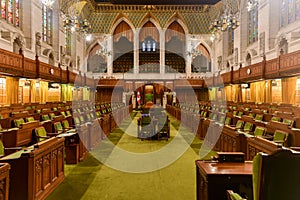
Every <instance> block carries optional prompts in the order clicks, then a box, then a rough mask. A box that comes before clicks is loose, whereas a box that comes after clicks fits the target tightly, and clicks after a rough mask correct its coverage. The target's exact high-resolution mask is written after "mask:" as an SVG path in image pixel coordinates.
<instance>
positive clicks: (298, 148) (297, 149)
mask: <svg viewBox="0 0 300 200" xmlns="http://www.w3.org/2000/svg"><path fill="white" fill-rule="evenodd" d="M290 149H292V150H294V151H300V147H290Z"/></svg>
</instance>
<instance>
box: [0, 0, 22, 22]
mask: <svg viewBox="0 0 300 200" xmlns="http://www.w3.org/2000/svg"><path fill="white" fill-rule="evenodd" d="M1 17H2V19H5V20H6V21H7V22H8V23H10V24H13V25H15V26H17V27H20V0H1Z"/></svg>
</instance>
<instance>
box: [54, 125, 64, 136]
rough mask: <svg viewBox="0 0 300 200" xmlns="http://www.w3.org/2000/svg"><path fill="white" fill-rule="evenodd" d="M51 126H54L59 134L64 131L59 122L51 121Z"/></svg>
mask: <svg viewBox="0 0 300 200" xmlns="http://www.w3.org/2000/svg"><path fill="white" fill-rule="evenodd" d="M53 127H54V131H55V133H58V134H60V133H62V132H64V129H63V127H62V125H61V123H60V122H54V123H53Z"/></svg>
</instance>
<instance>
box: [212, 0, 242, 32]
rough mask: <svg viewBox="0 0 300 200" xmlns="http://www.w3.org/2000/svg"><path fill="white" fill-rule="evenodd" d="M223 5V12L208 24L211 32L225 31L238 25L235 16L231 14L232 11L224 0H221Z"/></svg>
mask: <svg viewBox="0 0 300 200" xmlns="http://www.w3.org/2000/svg"><path fill="white" fill-rule="evenodd" d="M223 7H224V9H223V10H224V12H223V14H222V15H221V16H220V18H219V19H215V20H214V21H213V22H212V23H211V25H210V26H209V29H210V30H211V31H212V33H214V32H217V31H223V32H225V31H227V30H234V29H236V28H237V27H238V26H239V25H240V22H239V21H238V20H237V18H236V16H235V15H233V14H232V11H231V9H230V7H229V6H228V3H226V1H224V2H223Z"/></svg>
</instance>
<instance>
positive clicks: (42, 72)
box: [38, 62, 61, 82]
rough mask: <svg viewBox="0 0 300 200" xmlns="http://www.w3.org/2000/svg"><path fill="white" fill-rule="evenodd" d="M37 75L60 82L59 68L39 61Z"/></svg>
mask: <svg viewBox="0 0 300 200" xmlns="http://www.w3.org/2000/svg"><path fill="white" fill-rule="evenodd" d="M38 67H39V76H40V78H44V79H47V80H52V81H58V82H60V70H61V69H60V68H58V67H55V66H52V65H49V64H46V63H43V62H39V66H38Z"/></svg>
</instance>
